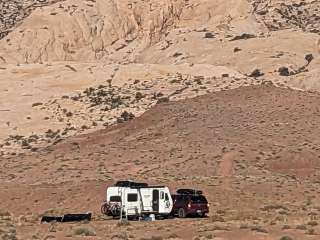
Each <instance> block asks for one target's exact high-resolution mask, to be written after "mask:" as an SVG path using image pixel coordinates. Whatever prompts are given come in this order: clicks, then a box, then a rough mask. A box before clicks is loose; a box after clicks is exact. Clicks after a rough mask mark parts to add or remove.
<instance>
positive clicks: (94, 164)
mask: <svg viewBox="0 0 320 240" xmlns="http://www.w3.org/2000/svg"><path fill="white" fill-rule="evenodd" d="M258 99H259V100H258ZM319 101H320V96H319V94H311V93H305V92H297V91H293V90H288V89H279V88H275V87H273V86H270V85H264V86H256V87H244V88H238V89H235V90H229V91H222V92H218V93H214V94H210V95H205V96H202V97H198V98H194V99H189V100H183V101H178V102H172V103H164V104H160V105H157V106H156V107H155V108H153V109H152V110H150V111H148V112H147V113H145V114H143V115H142V116H141V117H140V118H137V119H135V120H132V121H129V122H128V123H124V124H120V125H118V126H114V127H110V128H108V129H106V130H101V131H99V132H96V133H93V134H88V135H81V136H79V137H75V138H70V139H69V140H67V141H66V142H64V143H60V144H57V145H56V146H53V147H51V148H48V149H47V150H42V151H40V152H39V153H37V154H34V155H30V156H25V157H20V158H19V160H18V159H15V158H11V159H2V160H1V165H2V166H1V169H3V170H2V172H1V175H0V176H1V177H2V180H1V181H2V183H3V184H2V187H1V188H2V191H5V193H6V194H5V195H1V202H2V206H3V207H4V208H5V209H7V210H9V211H10V212H13V213H15V214H23V215H27V216H28V218H31V216H30V215H29V213H28V212H32V213H33V215H34V214H36V213H42V212H44V211H45V210H47V209H53V210H54V211H70V210H71V211H72V210H73V211H75V210H76V209H79V210H82V211H87V210H93V211H94V212H95V213H98V212H99V203H100V201H101V200H102V199H103V197H104V191H105V185H106V184H110V183H111V182H112V181H114V180H116V179H119V178H123V177H124V176H125V177H126V178H134V179H138V180H144V181H149V182H154V183H165V184H168V185H169V186H170V187H171V188H172V189H174V188H176V187H181V186H198V187H200V188H202V189H204V190H205V192H206V193H207V195H208V198H209V200H210V203H211V209H212V212H211V214H210V216H211V217H210V218H209V219H207V220H202V221H200V222H199V224H201V225H202V226H203V227H202V230H201V231H200V230H199V231H195V230H194V232H193V233H192V234H191V233H190V234H189V235H188V236H185V235H184V233H183V232H184V231H185V230H183V229H186V228H187V227H186V225H184V224H183V225H182V226H185V227H182V229H181V227H178V228H174V227H170V226H168V225H167V223H163V226H166V227H165V229H166V230H165V231H166V232H167V233H168V232H170V233H171V234H173V233H175V234H176V235H177V237H178V238H182V239H192V237H193V236H197V235H198V236H199V235H200V236H203V235H208V234H214V235H218V236H220V237H222V239H279V238H280V236H281V235H286V234H289V235H291V236H297V237H299V239H305V238H304V237H305V236H307V235H304V234H309V233H311V232H310V231H314V233H317V232H318V231H319V230H318V227H316V226H313V225H312V226H311V225H310V226H308V225H307V224H308V222H309V221H311V220H312V219H313V218H312V217H310V216H311V215H310V214H312V213H313V212H314V211H318V210H316V209H317V207H316V206H317V205H318V200H317V199H318V191H315V189H316V188H317V187H318V184H319V183H318V178H319V175H318V171H317V169H318V167H319V160H318V159H319V156H318V155H319V154H317V153H318V151H319V150H318V149H319V147H320V139H319V132H318V131H317V127H316V126H317V125H318V124H319V121H320V118H319V117H318V116H319V114H318V112H319V107H318V106H319ZM301 115H304V116H306V117H307V118H308V120H307V121H306V119H304V118H301ZM4 169H6V170H5V171H4ZM31 188H32V190H31ZM21 193H23V194H24V195H29V198H28V199H25V198H21V197H19V196H21V195H20V194H21ZM84 193H86V194H84ZM5 196H11V199H8V198H7V197H5ZM15 196H16V197H15ZM58 196H59V197H58ZM76 196H77V197H78V199H77V200H76V199H75V197H76ZM32 202H34V204H31V203H32ZM301 209H303V210H301ZM36 216H37V215H35V216H33V219H35V220H28V221H27V222H29V223H28V224H31V225H32V226H33V227H34V226H35V225H34V224H35V223H34V222H33V223H30V221H31V222H32V221H36V219H37V218H36ZM96 217H97V215H96ZM221 219H222V220H221ZM187 221H188V220H187ZM194 223H195V224H197V221H195V222H194ZM24 224H25V223H24ZM159 224H160V225H162V223H159ZM172 224H173V225H172V226H174V224H178V225H179V222H176V221H174V222H173V223H172ZM303 224H305V225H306V230H305V231H301V230H295V228H296V227H297V226H299V225H303ZM90 225H91V226H92V227H93V228H94V229H96V230H97V232H98V233H97V234H98V237H102V236H104V237H107V236H109V237H111V236H112V235H109V234H112V232H109V233H108V231H107V232H105V231H103V232H101V230H99V229H101V227H102V226H104V227H106V226H105V223H104V222H100V221H99V220H98V218H96V220H95V221H94V222H93V223H92V224H90ZM285 225H286V226H289V227H288V228H289V229H293V230H286V229H287V227H284V226H285ZM139 226H140V227H141V225H140V224H138V225H137V229H135V228H126V229H125V230H123V231H124V232H127V234H130V233H132V234H133V235H135V236H139V237H142V236H143V234H142V233H141V232H139V230H138V229H139ZM158 226H159V225H158ZM219 226H220V228H219ZM240 226H242V227H240ZM38 227H39V236H40V235H41V234H43V228H45V227H44V226H38ZM74 227H75V225H73V226H72V228H74ZM109 227H111V229H112V225H111V226H108V227H107V228H109ZM195 228H196V229H197V227H195ZM221 228H222V229H223V230H222V231H221V230H220V231H217V229H221ZM41 229H42V230H41ZM149 229H150V228H149ZM179 229H180V230H179ZM228 229H229V230H228ZM250 229H251V230H250ZM310 229H313V230H310ZM230 230H231V231H230ZM19 231H22V233H24V234H26V233H27V232H28V228H27V227H25V228H21V229H19V228H18V233H19ZM67 231H70V229H69V230H68V227H67V226H59V230H57V231H56V232H51V233H50V234H51V235H53V236H56V237H57V238H58V239H64V237H63V236H65V235H64V234H66V232H67ZM151 231H152V234H161V235H163V236H168V235H167V234H166V233H165V232H164V231H163V230H161V228H160V229H159V230H151ZM257 232H262V233H260V234H258V235H257ZM235 233H237V234H236V236H235V235H233V234H235ZM113 234H114V233H113ZM239 236H240V237H239ZM301 237H302V238H301ZM133 239H135V237H133ZM138 239H139V238H138ZM308 239H317V237H316V236H315V237H312V235H310V237H308Z"/></svg>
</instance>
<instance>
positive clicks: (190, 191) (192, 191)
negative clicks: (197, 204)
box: [177, 188, 202, 195]
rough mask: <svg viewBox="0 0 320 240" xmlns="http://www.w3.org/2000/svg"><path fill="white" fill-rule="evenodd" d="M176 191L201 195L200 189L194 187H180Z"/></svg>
mask: <svg viewBox="0 0 320 240" xmlns="http://www.w3.org/2000/svg"><path fill="white" fill-rule="evenodd" d="M177 193H178V194H184V195H201V194H202V191H201V190H196V189H188V188H181V189H178V190H177Z"/></svg>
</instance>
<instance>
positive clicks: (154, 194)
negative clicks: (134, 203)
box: [152, 189, 159, 212]
mask: <svg viewBox="0 0 320 240" xmlns="http://www.w3.org/2000/svg"><path fill="white" fill-rule="evenodd" d="M152 209H153V211H154V212H159V190H158V189H154V190H153V191H152Z"/></svg>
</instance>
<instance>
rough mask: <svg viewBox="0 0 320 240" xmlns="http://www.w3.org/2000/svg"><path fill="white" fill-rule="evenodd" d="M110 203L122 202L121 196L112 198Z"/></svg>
mask: <svg viewBox="0 0 320 240" xmlns="http://www.w3.org/2000/svg"><path fill="white" fill-rule="evenodd" d="M110 202H121V196H111V197H110Z"/></svg>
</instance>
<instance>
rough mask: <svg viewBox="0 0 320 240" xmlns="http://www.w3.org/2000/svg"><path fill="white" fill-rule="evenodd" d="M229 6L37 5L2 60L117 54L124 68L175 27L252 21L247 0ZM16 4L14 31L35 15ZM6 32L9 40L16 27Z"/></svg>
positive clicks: (102, 1) (170, 0)
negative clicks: (11, 31) (43, 6)
mask: <svg viewBox="0 0 320 240" xmlns="http://www.w3.org/2000/svg"><path fill="white" fill-rule="evenodd" d="M229 2H230V3H228V4H227V3H225V2H224V1H222V0H219V1H203V2H201V4H199V3H198V1H196V0H192V1H184V0H175V1H174V0H166V1H156V0H149V1H142V0H139V1H135V2H133V1H130V0H120V1H115V0H95V1H80V2H79V1H76V0H68V1H62V2H59V3H56V4H53V5H50V6H47V7H45V8H35V6H38V5H40V6H41V4H40V3H37V4H33V5H31V6H32V7H31V6H30V7H28V8H26V9H32V10H34V11H33V12H32V14H31V15H30V16H29V17H28V18H26V19H25V20H24V21H23V23H22V24H21V25H20V26H19V27H18V28H17V29H16V30H15V31H14V32H13V33H11V34H10V36H7V37H5V39H3V40H2V43H3V44H2V47H0V56H1V59H2V62H7V63H12V62H13V63H41V62H46V61H92V60H101V59H104V60H106V59H107V60H109V62H115V58H112V57H111V56H113V55H117V57H116V59H121V61H120V63H123V62H133V61H134V59H135V56H136V55H138V54H139V53H140V52H141V51H142V50H143V49H145V48H146V47H148V46H150V45H153V44H154V43H157V42H159V40H161V39H162V38H163V37H165V36H166V35H167V34H168V32H169V31H170V30H171V29H173V28H187V29H191V30H193V29H196V28H199V27H206V26H218V25H221V24H222V25H223V23H224V22H225V21H229V20H227V19H228V18H231V19H232V20H235V19H241V18H247V17H248V16H247V14H248V11H247V9H248V8H249V7H250V6H249V4H248V3H247V1H246V0H241V1H235V0H231V1H229ZM50 3H52V2H50ZM43 4H46V5H49V2H44V3H43ZM12 5H13V6H14V8H16V9H17V10H14V11H13V12H14V14H16V15H17V17H14V18H13V19H11V20H10V21H12V24H11V25H10V26H15V25H16V23H17V22H21V20H22V19H23V18H25V16H27V15H28V14H29V13H30V12H31V10H28V11H27V10H26V11H25V10H23V7H21V4H20V5H19V4H16V5H14V4H12ZM230 6H231V7H230ZM19 9H22V10H19ZM9 19H10V17H9ZM232 20H231V21H232ZM3 29H4V30H1V31H4V32H5V34H3V35H2V36H5V35H6V34H7V33H8V31H9V30H6V29H10V28H9V27H5V28H3ZM118 62H119V61H118Z"/></svg>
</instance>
